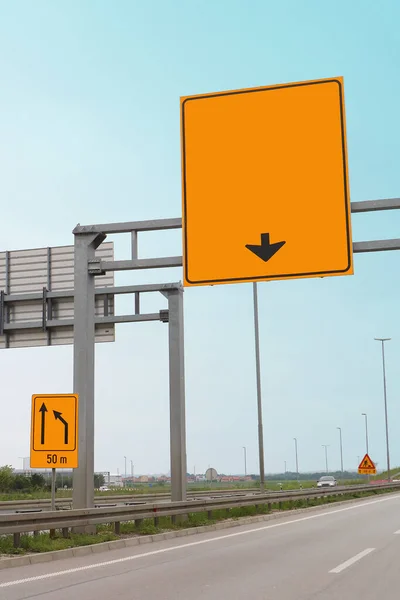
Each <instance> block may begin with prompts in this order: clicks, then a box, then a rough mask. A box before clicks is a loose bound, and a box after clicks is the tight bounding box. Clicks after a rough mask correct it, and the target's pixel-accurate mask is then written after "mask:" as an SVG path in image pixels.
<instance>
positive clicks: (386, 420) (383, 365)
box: [375, 338, 391, 483]
mask: <svg viewBox="0 0 400 600" xmlns="http://www.w3.org/2000/svg"><path fill="white" fill-rule="evenodd" d="M375 340H376V341H377V342H381V345H382V370H383V399H384V403H385V428H386V461H387V472H388V482H389V483H390V480H391V477H390V452H389V425H388V411H387V397H386V365H385V342H389V341H390V340H391V338H375Z"/></svg>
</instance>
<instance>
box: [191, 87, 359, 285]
mask: <svg viewBox="0 0 400 600" xmlns="http://www.w3.org/2000/svg"><path fill="white" fill-rule="evenodd" d="M181 133H182V190H183V255H184V283H185V285H187V286H191V285H214V284H220V283H235V282H245V281H257V280H273V279H293V278H305V277H324V276H328V275H350V274H352V273H353V248H352V237H351V220H350V195H349V181H348V166H347V150H346V124H345V111H344V91H343V79H342V78H341V77H337V78H333V79H321V80H316V81H305V82H298V83H289V84H282V85H275V86H269V87H259V88H251V89H243V90H234V91H227V92H219V93H215V94H204V95H199V96H189V97H184V98H181Z"/></svg>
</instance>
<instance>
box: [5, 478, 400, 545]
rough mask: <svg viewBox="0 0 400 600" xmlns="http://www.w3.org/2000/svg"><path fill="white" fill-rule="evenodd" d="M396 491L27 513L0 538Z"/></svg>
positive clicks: (8, 518)
mask: <svg viewBox="0 0 400 600" xmlns="http://www.w3.org/2000/svg"><path fill="white" fill-rule="evenodd" d="M397 489H398V490H400V484H399V483H390V484H389V483H387V484H381V485H376V486H374V487H373V488H372V487H371V486H370V485H369V484H367V485H364V486H360V485H357V486H346V487H342V488H330V489H328V488H325V489H323V488H318V489H308V490H296V491H294V492H289V493H287V492H275V493H272V494H271V493H269V494H257V495H254V496H241V497H220V498H204V499H201V500H195V499H193V500H187V501H184V502H164V503H145V504H139V505H135V506H112V507H111V506H110V507H107V506H106V507H102V508H88V509H79V510H75V509H72V510H68V511H49V512H38V513H36V514H32V513H31V512H30V513H24V514H9V515H0V535H6V534H13V535H14V545H15V546H19V544H20V535H21V533H31V532H38V531H48V530H55V529H61V530H62V532H63V535H64V536H68V532H69V528H73V527H85V526H90V525H100V524H104V523H113V524H114V527H115V532H116V533H117V534H119V533H120V524H121V522H124V521H135V522H136V524H137V525H140V523H141V522H142V521H143V519H154V520H155V524H158V519H159V517H162V516H165V517H172V518H173V519H174V518H176V517H178V516H180V517H182V516H184V515H187V514H188V513H197V512H207V513H208V517H209V518H211V517H212V511H215V510H221V509H223V510H224V509H226V510H228V509H230V508H239V507H245V506H254V505H268V508H269V509H272V507H273V505H278V506H281V504H282V503H283V502H287V501H295V500H310V499H313V498H322V497H327V496H339V495H345V494H350V493H355V492H361V493H362V492H374V491H379V490H388V491H389V490H397Z"/></svg>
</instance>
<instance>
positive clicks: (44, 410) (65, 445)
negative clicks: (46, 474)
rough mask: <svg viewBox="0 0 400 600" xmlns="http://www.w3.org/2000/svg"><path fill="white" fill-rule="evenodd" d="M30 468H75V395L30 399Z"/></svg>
mask: <svg viewBox="0 0 400 600" xmlns="http://www.w3.org/2000/svg"><path fill="white" fill-rule="evenodd" d="M30 458H31V460H30V464H31V468H41V469H43V468H45V469H60V468H61V469H75V468H76V467H77V466H78V396H77V394H57V395H48V394H45V395H43V394H38V395H34V396H32V418H31V457H30Z"/></svg>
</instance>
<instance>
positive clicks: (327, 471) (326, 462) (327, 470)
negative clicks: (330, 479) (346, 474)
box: [322, 444, 329, 474]
mask: <svg viewBox="0 0 400 600" xmlns="http://www.w3.org/2000/svg"><path fill="white" fill-rule="evenodd" d="M322 447H323V448H325V466H326V474H328V473H329V468H328V448H329V444H322Z"/></svg>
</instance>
